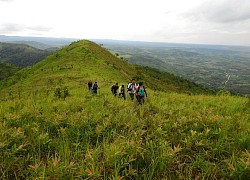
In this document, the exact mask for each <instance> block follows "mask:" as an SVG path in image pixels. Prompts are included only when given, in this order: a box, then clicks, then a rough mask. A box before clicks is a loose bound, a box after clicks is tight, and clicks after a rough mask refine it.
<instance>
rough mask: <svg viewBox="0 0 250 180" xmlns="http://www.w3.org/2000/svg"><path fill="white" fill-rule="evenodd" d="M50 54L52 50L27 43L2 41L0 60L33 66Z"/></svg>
mask: <svg viewBox="0 0 250 180" xmlns="http://www.w3.org/2000/svg"><path fill="white" fill-rule="evenodd" d="M49 54H51V52H49V51H44V50H40V49H36V48H34V47H31V46H28V45H25V44H14V43H1V42H0V61H3V62H9V63H11V64H15V65H17V66H20V67H25V66H31V65H33V64H35V63H37V62H39V61H41V60H42V59H44V58H45V57H46V56H48V55H49Z"/></svg>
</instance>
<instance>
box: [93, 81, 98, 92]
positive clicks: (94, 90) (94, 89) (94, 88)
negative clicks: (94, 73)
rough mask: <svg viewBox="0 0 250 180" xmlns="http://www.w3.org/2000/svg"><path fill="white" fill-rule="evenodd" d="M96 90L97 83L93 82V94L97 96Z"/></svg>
mask: <svg viewBox="0 0 250 180" xmlns="http://www.w3.org/2000/svg"><path fill="white" fill-rule="evenodd" d="M97 89H98V85H97V82H95V84H94V85H93V87H92V91H93V93H95V94H97Z"/></svg>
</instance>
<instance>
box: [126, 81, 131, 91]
mask: <svg viewBox="0 0 250 180" xmlns="http://www.w3.org/2000/svg"><path fill="white" fill-rule="evenodd" d="M127 89H128V91H131V90H132V83H128V86H127Z"/></svg>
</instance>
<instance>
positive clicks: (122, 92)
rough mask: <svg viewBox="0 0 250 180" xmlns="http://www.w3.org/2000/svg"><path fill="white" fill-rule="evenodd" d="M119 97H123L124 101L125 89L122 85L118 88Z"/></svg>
mask: <svg viewBox="0 0 250 180" xmlns="http://www.w3.org/2000/svg"><path fill="white" fill-rule="evenodd" d="M119 97H123V98H124V100H126V96H125V87H124V85H122V86H121V87H120V90H119Z"/></svg>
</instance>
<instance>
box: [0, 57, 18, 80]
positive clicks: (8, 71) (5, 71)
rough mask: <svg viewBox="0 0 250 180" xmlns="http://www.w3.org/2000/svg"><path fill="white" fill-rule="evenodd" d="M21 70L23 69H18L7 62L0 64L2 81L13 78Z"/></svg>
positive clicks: (0, 78)
mask: <svg viewBox="0 0 250 180" xmlns="http://www.w3.org/2000/svg"><path fill="white" fill-rule="evenodd" d="M20 69H21V68H20V67H17V66H15V65H12V64H9V63H6V62H0V81H1V80H3V79H5V78H7V77H10V76H12V75H13V74H15V73H16V72H17V71H19V70H20Z"/></svg>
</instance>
